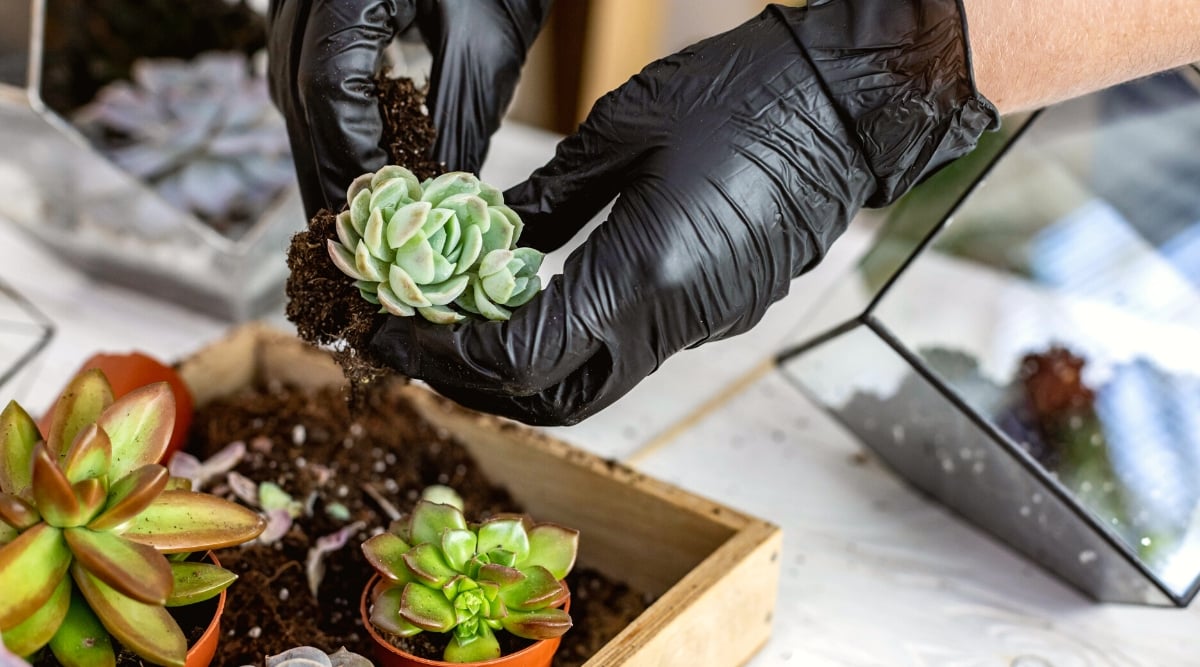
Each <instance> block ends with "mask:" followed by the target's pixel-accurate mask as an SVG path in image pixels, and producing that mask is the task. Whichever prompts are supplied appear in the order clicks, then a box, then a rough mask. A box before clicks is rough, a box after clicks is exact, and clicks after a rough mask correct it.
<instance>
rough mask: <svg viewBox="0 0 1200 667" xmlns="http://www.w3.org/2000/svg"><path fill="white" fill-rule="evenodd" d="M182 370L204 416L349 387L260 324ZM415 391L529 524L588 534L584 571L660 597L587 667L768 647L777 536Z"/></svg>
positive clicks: (311, 354)
mask: <svg viewBox="0 0 1200 667" xmlns="http://www.w3.org/2000/svg"><path fill="white" fill-rule="evenodd" d="M180 371H181V374H182V375H183V378H184V380H185V381H186V382H187V383H188V385H189V386H190V387H191V388H192V391H193V392H194V394H195V399H196V403H197V405H203V404H204V403H206V402H208V401H210V400H212V399H214V398H217V397H220V396H225V395H228V394H231V393H233V392H235V391H237V390H239V389H241V388H243V387H245V386H247V385H249V384H251V383H253V382H255V381H256V380H259V379H269V380H279V381H282V382H285V383H293V384H296V385H299V386H302V387H307V388H316V387H327V386H331V385H337V384H341V383H343V382H344V381H345V380H344V378H343V377H342V374H341V370H340V369H339V368H338V367H337V365H336V364H334V363H333V361H332V360H331V359H330V358H329V357H328V355H326V354H324V353H322V352H320V351H318V350H316V349H314V348H312V347H309V346H307V345H305V344H304V343H302V342H300V341H299V340H298V339H296V338H294V337H292V336H289V335H287V334H284V333H282V332H279V331H276V330H273V329H270V328H267V327H265V326H263V325H258V324H252V325H247V326H243V327H240V328H238V329H235V330H233V331H232V332H231V333H230V334H229V335H228V336H227V337H226V338H224V339H222V340H220V341H218V342H216V343H213V344H212V345H209V346H208V347H206V348H204V349H202V350H200V351H199V352H197V353H196V354H194V355H192V356H191V357H189V358H188V359H186V360H185V361H183V362H182V364H181V367H180ZM404 393H405V395H406V397H407V398H408V400H410V401H411V402H412V403H413V405H414V406H416V408H417V409H418V411H419V412H420V414H421V415H422V416H424V417H425V418H426V419H428V420H429V421H430V422H432V423H433V424H435V425H437V426H439V427H441V428H444V429H446V430H447V431H449V432H450V434H451V435H452V436H453V437H454V438H455V439H456V440H458V441H459V442H461V443H462V444H463V445H464V446H465V447H466V448H467V449H468V450H469V451H470V452H471V454H472V456H474V457H475V458H476V460H477V461H478V462H479V463H480V465H481V466H482V467H483V469H484V470H485V471H487V473H488V475H489V477H490V478H491V479H492V481H494V482H496V483H498V484H500V485H503V486H505V487H507V488H508V490H509V491H510V492H511V493H512V495H513V496H514V498H516V500H517V501H518V502H519V503H521V505H522V506H523V507H524V509H525V510H526V511H527V512H529V513H530V514H531V515H532V516H534V517H537V518H538V519H540V520H547V521H555V522H558V523H562V524H564V525H568V526H573V527H575V528H578V529H579V530H580V532H581V540H580V556H579V562H580V563H581V564H584V565H587V566H589V567H594V568H596V569H598V570H600V571H601V572H603V573H604V574H605V575H607V576H609V577H611V578H613V579H616V580H619V581H625V582H627V583H628V584H629V585H631V586H633V587H635V588H637V589H639V590H642V591H646V592H648V593H651V594H653V595H655V596H657V598H658V599H657V601H656V602H655V603H654V604H653V605H651V607H650V608H649V609H647V610H646V612H645V613H643V614H642V615H641V616H639V617H638V618H637V619H636V620H634V622H633V623H631V624H630V625H629V626H627V627H626V628H625V630H624V631H622V632H621V634H619V635H618V636H617V637H616V638H614V639H613V640H612V641H610V642H609V643H608V644H606V645H605V646H604V647H603V648H602V649H601V650H600V651H599V652H598V653H596V655H595V656H593V657H592V658H591V659H590V660H588V662H587V663H586V665H587V667H613V666H616V665H622V666H626V667H634V666H642V665H644V666H647V667H663V666H670V665H679V666H680V667H683V666H687V667H698V666H705V665H712V666H714V667H716V666H721V667H727V666H731V665H740V664H743V663H745V662H746V661H747V660H749V659H750V658H751V657H752V656H753V655H754V653H755V652H756V651H758V649H759V648H760V647H761V646H762V645H763V643H764V642H766V640H767V637H768V636H769V634H770V631H771V617H772V612H773V610H774V607H775V597H776V591H777V590H778V583H779V551H780V547H781V541H782V540H781V533H780V531H779V528H778V527H776V526H773V525H771V524H769V523H766V522H764V521H761V520H759V519H755V518H753V517H749V516H746V515H745V514H742V513H740V512H737V511H734V510H731V509H729V508H728V507H725V506H723V505H720V504H717V503H714V502H712V501H710V500H706V499H704V498H700V497H698V496H696V495H694V494H691V493H688V492H687V491H684V490H683V489H680V488H678V487H675V486H672V485H670V484H666V483H664V482H661V481H659V480H656V479H652V478H650V477H647V476H645V475H643V474H641V473H639V472H637V471H635V470H633V469H631V468H629V467H627V466H625V465H622V464H620V463H617V462H613V461H606V460H604V459H601V458H599V457H597V456H595V455H593V454H590V453H588V452H585V451H583V450H580V449H577V448H575V447H572V446H571V445H568V444H566V443H564V442H562V441H560V440H556V439H554V438H551V437H549V436H547V435H545V434H543V433H541V432H539V431H536V430H534V429H530V428H527V427H525V426H522V425H520V424H516V423H514V422H511V421H508V420H504V419H500V418H497V417H492V416H489V415H483V414H480V413H477V412H473V411H470V410H466V409H464V408H461V407H459V406H458V405H456V404H454V403H452V402H450V401H447V400H445V399H443V398H441V397H440V396H438V395H437V394H435V393H433V392H431V391H429V390H427V389H424V388H422V387H419V386H417V385H410V386H409V387H408V388H406V389H405V390H404Z"/></svg>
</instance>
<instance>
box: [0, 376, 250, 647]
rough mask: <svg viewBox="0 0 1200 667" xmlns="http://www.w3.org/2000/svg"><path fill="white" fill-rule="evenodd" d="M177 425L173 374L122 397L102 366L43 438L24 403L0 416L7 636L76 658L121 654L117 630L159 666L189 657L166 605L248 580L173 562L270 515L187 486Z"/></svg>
mask: <svg viewBox="0 0 1200 667" xmlns="http://www.w3.org/2000/svg"><path fill="white" fill-rule="evenodd" d="M174 422H175V398H174V395H173V394H172V393H171V389H170V387H169V386H168V385H167V383H165V382H160V383H157V384H153V385H148V386H145V387H142V388H140V389H137V390H134V391H132V392H130V393H129V394H127V395H125V396H123V397H122V398H121V399H119V400H114V398H113V393H112V388H111V387H110V386H109V384H108V381H107V379H105V377H104V374H103V373H102V372H100V371H98V370H88V371H84V372H83V373H80V374H79V375H77V376H76V377H75V378H74V379H73V380H72V381H71V383H70V384H69V385H68V386H67V388H66V390H65V391H64V393H63V395H62V397H61V398H59V400H58V403H57V404H56V405H55V409H54V414H53V415H52V420H51V425H50V429H49V433H47V435H46V438H45V439H44V440H43V438H42V436H41V434H40V433H39V431H38V427H37V424H36V423H35V422H34V421H33V419H32V418H31V417H30V416H29V414H28V413H27V412H26V411H25V410H24V409H23V408H21V406H20V405H18V404H17V403H15V402H11V403H9V404H8V406H7V407H6V408H5V409H4V411H3V412H2V413H0V591H3V592H4V594H3V595H0V635H2V636H3V639H4V642H5V644H6V645H7V646H8V647H9V649H10V650H12V651H13V652H15V653H17V654H19V655H26V656H28V655H31V654H33V653H34V652H36V651H38V650H39V649H41V648H42V647H44V646H46V645H49V647H50V650H51V651H52V652H53V653H54V656H55V657H56V658H57V659H58V661H59V662H60V663H62V664H63V665H66V666H67V667H75V666H85V665H86V666H92V665H111V664H113V663H114V660H115V658H114V653H113V644H112V640H111V638H112V637H115V638H116V639H117V640H118V641H120V642H121V644H122V645H123V646H124V647H125V648H127V649H129V650H131V651H133V652H134V653H136V654H138V655H139V656H141V657H142V658H144V659H145V660H147V661H148V662H152V663H154V664H159V665H183V664H184V661H185V658H186V654H187V640H186V638H185V637H184V635H183V632H182V631H181V630H180V629H179V626H178V625H177V624H176V623H175V621H174V620H173V619H172V618H171V616H170V614H168V613H167V611H166V609H165V607H167V606H176V605H183V604H191V603H193V602H199V601H201V600H205V599H208V598H210V597H212V596H214V595H216V594H218V593H220V592H221V591H222V590H224V588H225V587H227V586H228V585H229V584H230V583H232V582H233V580H234V579H235V578H236V576H235V575H233V573H231V572H228V571H226V570H224V569H221V568H219V567H217V566H215V565H211V564H208V563H197V562H189V561H183V560H177V561H173V560H168V558H167V557H166V556H164V554H176V553H178V554H187V553H190V552H195V551H206V550H208V549H216V548H220V547H227V546H233V545H235V544H240V543H242V542H245V541H247V540H250V539H253V538H254V537H255V536H257V535H258V534H259V533H260V532H261V531H262V529H263V526H264V522H263V520H262V518H261V517H260V516H259V515H257V514H255V513H253V512H251V511H249V510H246V509H243V508H241V507H240V506H238V505H236V504H234V503H230V502H228V501H225V500H223V499H220V498H217V497H215V496H210V495H206V494H201V493H194V492H192V491H190V490H188V489H187V487H188V486H189V485H188V484H187V483H186V482H185V481H182V480H177V479H174V478H171V477H170V476H169V475H168V473H167V469H166V468H164V467H163V466H162V465H159V464H158V461H159V459H160V458H161V457H162V455H163V453H164V452H165V451H166V449H167V444H168V442H169V441H170V438H171V431H172V428H173V426H174Z"/></svg>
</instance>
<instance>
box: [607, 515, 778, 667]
mask: <svg viewBox="0 0 1200 667" xmlns="http://www.w3.org/2000/svg"><path fill="white" fill-rule="evenodd" d="M782 549H783V531H781V530H780V529H779V528H778V527H777V526H774V525H772V524H770V523H767V522H765V521H759V520H754V521H753V523H752V525H749V526H747V527H746V528H745V529H743V530H741V531H739V532H738V533H737V534H736V535H735V536H734V537H732V538H730V539H729V540H728V541H727V542H726V543H725V544H723V545H722V546H721V547H720V548H719V549H717V550H716V551H714V552H713V553H712V554H711V555H710V556H709V557H708V558H706V559H705V560H704V561H703V562H701V563H700V564H699V565H698V566H696V567H695V568H694V569H693V570H692V571H691V572H689V573H688V574H687V575H686V576H684V577H683V579H681V580H680V581H679V582H678V583H676V584H675V585H674V586H672V587H671V588H670V589H669V590H668V591H667V592H666V593H664V594H663V595H662V596H661V597H660V598H659V599H658V600H656V601H655V602H654V604H653V605H651V606H650V608H649V609H647V610H646V611H645V612H643V613H642V615H641V616H639V617H638V618H637V619H635V620H634V622H633V623H631V624H630V625H628V626H626V628H625V629H624V630H622V631H621V632H620V633H619V634H618V635H617V636H616V637H614V638H613V639H612V640H611V641H609V642H608V643H607V644H605V645H604V647H603V648H602V649H601V650H600V651H599V652H597V653H596V654H595V655H594V656H592V657H591V658H590V659H589V660H588V661H587V662H586V663H584V667H616V666H617V665H620V666H622V667H651V666H653V667H675V666H678V667H685V666H686V667H703V666H707V665H711V666H713V667H724V666H725V665H734V664H743V663H745V662H747V661H749V660H750V659H751V658H752V657H753V656H754V655H755V654H756V653H757V652H758V651H759V650H760V649H761V648H762V647H763V646H764V645H765V644H766V642H767V640H768V639H769V638H770V634H771V625H772V623H773V621H774V614H775V607H776V601H777V598H778V592H779V576H780V565H781V553H782ZM739 605H740V607H741V608H739ZM739 614H742V615H743V616H739Z"/></svg>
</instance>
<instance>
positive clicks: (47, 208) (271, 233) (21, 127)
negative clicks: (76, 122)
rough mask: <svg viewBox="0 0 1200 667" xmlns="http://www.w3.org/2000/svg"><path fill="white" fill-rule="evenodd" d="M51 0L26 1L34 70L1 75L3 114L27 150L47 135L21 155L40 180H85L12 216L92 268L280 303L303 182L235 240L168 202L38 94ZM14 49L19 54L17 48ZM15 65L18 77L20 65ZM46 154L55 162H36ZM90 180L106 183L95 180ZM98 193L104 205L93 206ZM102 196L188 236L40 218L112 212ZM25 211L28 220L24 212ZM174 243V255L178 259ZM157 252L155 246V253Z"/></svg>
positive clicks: (178, 291)
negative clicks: (83, 228) (64, 169)
mask: <svg viewBox="0 0 1200 667" xmlns="http://www.w3.org/2000/svg"><path fill="white" fill-rule="evenodd" d="M49 1H51V0H28V5H25V6H27V7H28V8H29V19H30V20H29V33H28V36H27V42H28V56H27V58H28V62H27V67H26V68H25V69H26V71H27V74H26V76H25V80H24V81H23V82H19V81H11V80H10V81H5V80H3V79H0V114H2V115H5V116H7V119H6V120H5V122H6V123H9V124H11V125H12V126H13V128H14V129H13V132H14V133H15V134H18V135H19V134H22V133H23V134H26V135H29V136H35V135H36V137H37V138H36V140H31V143H30V145H29V146H26V147H25V148H26V149H28V148H29V147H30V146H35V147H36V146H37V145H36V144H35V143H33V142H34V141H40V142H42V144H43V147H42V148H41V149H40V150H34V151H27V152H32V153H36V154H35V155H32V156H23V159H22V162H23V164H25V165H26V166H28V168H29V169H31V170H32V172H33V178H34V181H35V183H36V184H37V185H38V186H39V187H51V186H49V185H46V184H44V183H42V181H46V180H48V179H52V178H54V177H55V176H56V175H57V176H58V177H59V178H60V180H63V181H67V180H69V179H70V178H71V177H75V178H76V179H77V180H78V181H79V182H77V183H71V184H70V190H68V191H66V192H64V196H62V197H59V198H55V197H40V198H41V199H42V200H43V201H42V209H43V210H39V211H38V212H37V215H36V216H19V215H11V214H10V215H6V216H5V217H8V218H12V219H13V220H14V221H15V222H16V223H17V224H18V226H20V227H21V228H22V230H23V231H24V232H25V233H27V234H30V235H31V236H33V237H34V238H36V239H37V240H38V241H39V242H41V243H43V244H45V245H47V246H49V247H51V248H52V249H53V250H54V251H55V252H57V253H60V254H62V255H64V256H66V257H68V258H69V259H70V260H71V261H72V262H74V263H75V264H76V265H77V266H79V267H80V268H82V269H84V270H86V271H88V272H89V273H92V274H94V275H97V276H99V277H101V278H102V279H105V280H107V281H110V282H114V283H116V284H120V285H123V286H125V287H129V288H133V289H137V290H140V291H144V292H146V293H149V294H151V295H153V296H156V297H158V298H162V299H165V300H169V301H172V302H176V303H180V304H182V305H184V306H187V307H190V308H194V309H196V310H199V311H202V312H206V313H208V314H210V315H213V316H216V317H219V318H223V319H227V320H234V321H240V320H245V319H251V318H254V317H257V316H259V315H262V314H264V313H266V312H268V311H270V310H271V309H273V308H275V307H277V306H278V305H279V304H281V303H283V300H284V292H283V285H284V281H285V279H286V277H287V273H288V271H287V267H286V265H285V262H284V251H285V249H286V246H287V243H288V241H289V240H290V237H291V235H292V234H293V233H295V232H297V231H300V230H301V229H303V227H304V224H305V222H306V219H305V216H304V213H303V208H302V205H301V202H300V196H299V190H298V188H297V187H296V186H294V185H293V186H290V187H289V188H288V189H287V190H285V191H284V192H283V193H281V194H280V195H279V197H278V199H277V200H276V201H275V203H274V204H272V205H271V206H270V207H269V208H268V209H267V210H265V211H264V212H263V213H262V214H260V215H259V216H258V218H257V219H256V220H254V222H253V223H251V225H250V227H249V228H248V229H247V231H246V232H245V233H244V234H243V235H242V236H240V237H239V238H237V239H236V240H235V239H231V238H229V237H226V236H225V235H223V234H222V233H221V232H219V231H217V230H215V229H213V228H212V227H210V226H209V225H207V224H205V223H204V222H203V221H201V220H200V219H199V218H197V217H196V215H195V214H193V213H191V212H189V211H184V210H181V209H178V208H176V207H174V206H172V205H171V204H169V203H167V202H166V200H164V199H162V198H161V197H160V196H159V195H158V194H157V193H156V192H155V191H153V189H151V188H150V187H149V186H147V185H146V184H145V183H143V182H142V181H141V180H140V179H139V178H137V177H136V176H133V175H132V174H129V173H127V172H125V171H124V170H122V169H120V168H119V167H117V166H116V165H115V164H113V163H111V162H109V161H108V159H107V158H105V157H104V156H103V155H101V154H100V153H99V152H98V151H97V150H96V149H95V148H94V147H93V146H92V145H91V144H90V143H89V141H88V140H87V139H86V138H85V137H84V136H83V135H82V134H81V133H80V132H79V131H78V130H77V129H76V128H75V127H74V126H72V125H71V123H70V122H68V121H67V120H66V119H64V118H62V117H61V116H60V115H59V114H58V113H56V112H55V111H54V110H52V109H50V108H48V107H47V106H46V105H45V104H44V103H43V102H42V100H41V97H40V95H41V93H40V90H41V84H42V65H43V52H44V47H45V43H44V36H45V35H44V28H45V20H46V3H47V2H49ZM22 4H24V3H23V2H22ZM0 55H4V54H0ZM8 55H9V56H10V57H12V56H13V55H14V53H9V54H8ZM9 69H10V70H11V69H12V68H11V67H10V68H9ZM8 74H9V78H12V74H13V72H8ZM22 152H26V151H22ZM45 161H50V162H52V164H50V165H47V166H45V167H41V168H39V166H38V165H39V164H40V163H41V162H45ZM74 161H79V162H81V164H82V166H80V165H75V169H74V171H73V172H72V174H70V175H68V176H63V175H61V174H55V171H56V168H58V167H61V166H62V165H64V164H69V163H71V162H74ZM89 183H101V185H96V186H89ZM80 186H82V187H84V188H87V187H92V190H91V191H90V192H89V193H87V194H85V195H84V196H82V197H80V196H78V195H77V193H76V192H75V190H76V189H79V187H80ZM89 197H90V199H89ZM77 199H78V200H80V201H76V200H77ZM97 202H99V204H100V205H99V206H97V205H95V204H96V203H97ZM105 205H107V206H111V207H114V208H118V209H119V208H121V207H127V208H126V209H124V210H128V211H134V210H136V211H138V212H137V213H132V214H129V215H128V216H127V217H130V218H138V217H141V218H147V217H154V218H156V219H159V220H163V219H165V220H169V222H168V223H167V227H169V228H170V230H172V231H174V232H175V233H177V234H182V235H183V236H186V237H187V238H186V239H182V238H181V237H177V238H169V239H167V241H166V242H162V241H161V240H160V241H155V240H154V239H147V238H143V237H142V236H141V235H140V234H131V233H126V232H123V231H120V230H117V231H114V229H115V227H114V226H113V225H111V224H105V223H96V224H94V225H93V226H94V227H96V228H97V229H100V230H102V232H103V235H99V234H98V237H97V238H89V239H86V240H80V239H73V238H70V236H71V235H68V234H63V233H61V231H62V230H61V228H58V227H55V226H54V225H43V224H41V222H42V221H43V220H45V219H50V220H59V221H62V222H61V224H62V225H64V226H66V225H76V224H78V223H79V221H80V220H82V219H83V218H84V217H85V216H106V215H107V216H109V217H112V213H111V211H109V212H108V213H104V212H101V213H99V214H97V213H95V210H96V209H102V208H103V207H104V206H105ZM26 217H28V218H29V219H22V218H26ZM98 239H99V240H98ZM155 243H158V245H155ZM173 251H175V252H174V254H175V255H176V257H174V258H171V257H170V255H171V254H172V252H173ZM152 253H157V254H156V255H155V256H153V257H148V256H149V255H151V254H152Z"/></svg>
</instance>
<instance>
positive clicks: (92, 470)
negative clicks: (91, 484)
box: [63, 424, 112, 484]
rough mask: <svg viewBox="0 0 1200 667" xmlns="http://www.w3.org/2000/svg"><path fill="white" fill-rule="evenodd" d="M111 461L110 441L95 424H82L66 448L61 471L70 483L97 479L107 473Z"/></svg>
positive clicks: (106, 434)
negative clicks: (73, 439) (81, 427)
mask: <svg viewBox="0 0 1200 667" xmlns="http://www.w3.org/2000/svg"><path fill="white" fill-rule="evenodd" d="M111 463H112V442H110V441H109V439H108V433H105V432H104V430H103V429H101V428H100V427H99V426H97V425H96V424H88V425H87V426H84V427H83V429H82V430H80V431H79V434H78V435H76V436H75V441H74V442H72V443H71V447H70V448H69V449H67V456H66V460H65V461H64V462H63V472H64V473H66V475H67V479H68V480H70V482H71V483H72V484H74V483H75V482H78V481H81V480H85V479H98V478H101V477H104V476H106V475H107V474H108V469H109V464H111Z"/></svg>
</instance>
